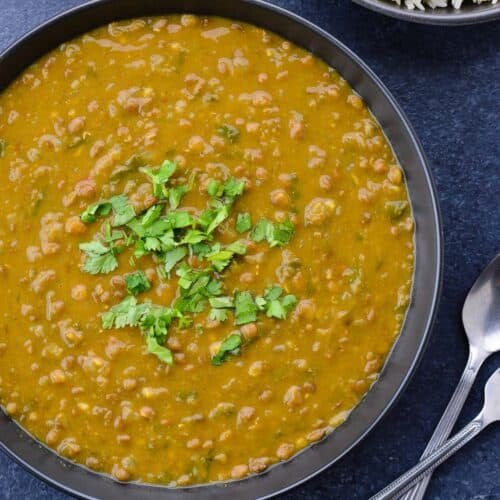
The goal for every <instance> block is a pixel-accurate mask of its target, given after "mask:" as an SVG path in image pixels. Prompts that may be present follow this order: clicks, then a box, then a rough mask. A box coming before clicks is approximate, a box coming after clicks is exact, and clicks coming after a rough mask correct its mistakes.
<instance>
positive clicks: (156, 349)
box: [146, 335, 174, 365]
mask: <svg viewBox="0 0 500 500" xmlns="http://www.w3.org/2000/svg"><path fill="white" fill-rule="evenodd" d="M146 341H147V346H148V352H149V353H151V354H154V355H155V356H157V357H158V358H159V359H160V360H161V361H163V362H164V363H167V365H173V364H174V357H173V356H172V352H171V351H170V349H168V348H167V347H165V346H162V345H160V344H158V341H157V340H156V337H153V336H151V335H148V336H147V337H146Z"/></svg>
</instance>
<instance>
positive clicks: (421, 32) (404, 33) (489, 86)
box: [0, 0, 500, 500]
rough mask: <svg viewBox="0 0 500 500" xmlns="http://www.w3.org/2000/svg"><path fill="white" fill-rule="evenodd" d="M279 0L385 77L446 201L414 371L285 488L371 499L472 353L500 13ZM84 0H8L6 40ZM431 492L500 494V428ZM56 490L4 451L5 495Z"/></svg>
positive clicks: (495, 197)
mask: <svg viewBox="0 0 500 500" xmlns="http://www.w3.org/2000/svg"><path fill="white" fill-rule="evenodd" d="M137 1H140V0H137ZM205 1H207V0H205ZM272 1H273V2H274V3H276V4H279V5H281V6H283V7H286V8H288V9H290V10H292V11H294V12H296V13H299V14H301V15H303V16H304V17H306V18H307V19H309V20H311V21H313V22H315V23H316V24H318V25H319V26H321V27H323V28H325V29H326V30H328V31H330V32H331V33H333V35H335V36H336V37H337V38H339V39H340V40H341V41H343V42H344V43H346V44H347V45H348V46H349V47H350V48H352V49H353V50H354V51H355V52H356V53H357V54H358V55H360V56H361V57H362V58H363V59H364V60H365V61H366V62H367V63H368V65H369V66H371V68H372V69H373V70H375V72H376V73H377V74H378V75H379V76H380V77H381V78H382V80H383V81H384V82H385V84H386V85H387V86H388V87H389V90H391V91H392V93H393V94H394V95H395V97H396V99H397V100H398V101H399V102H400V104H401V105H402V106H403V108H404V110H405V111H406V113H407V115H408V117H409V118H410V121H411V122H412V123H413V125H414V127H415V129H416V131H417V134H418V135H419V137H420V139H421V141H422V143H423V145H424V149H425V151H426V153H427V156H428V159H429V162H430V165H431V167H432V170H433V173H434V177H435V180H436V183H437V188H438V193H439V199H440V203H441V209H442V212H443V220H444V232H445V269H444V286H443V295H442V300H441V306H440V309H439V315H438V320H437V323H436V325H435V327H434V331H433V335H432V338H431V341H430V343H429V346H428V349H427V351H426V353H425V356H424V358H423V361H422V363H421V365H420V368H419V369H418V371H417V373H416V375H415V377H414V378H413V380H412V382H411V383H410V385H409V386H408V388H407V390H406V392H405V394H404V395H403V397H402V398H401V399H400V400H399V402H398V403H397V405H396V406H395V407H394V408H393V409H392V411H391V412H390V413H389V415H388V416H387V417H386V418H385V419H384V420H383V422H382V423H380V424H379V425H378V426H377V427H376V429H375V430H374V431H373V432H372V433H371V434H370V436H369V437H368V438H367V439H365V440H364V441H363V442H362V443H361V444H360V445H359V446H358V447H357V448H356V449H355V450H353V451H352V452H351V453H349V454H348V456H347V457H345V458H344V459H343V460H341V461H340V462H339V463H337V464H335V465H334V466H333V467H331V468H330V469H329V470H328V471H326V472H324V473H323V474H321V475H320V476H319V477H316V478H315V479H313V480H311V481H309V482H308V483H306V484H305V485H303V486H301V487H300V488H298V489H295V490H294V491H292V492H290V493H288V494H287V495H285V497H284V498H286V499H289V500H292V499H293V500H295V499H299V498H300V499H303V498H305V499H307V500H309V499H316V498H338V499H364V498H368V497H369V496H370V495H371V494H373V493H375V492H376V491H377V490H378V489H380V488H381V487H382V486H384V485H385V484H386V483H387V482H389V481H390V480H392V479H394V478H395V477H396V476H397V475H399V474H400V473H402V472H403V471H404V470H406V469H407V468H408V467H409V466H410V465H412V464H413V463H414V462H416V461H417V459H418V457H419V455H420V453H421V452H422V450H423V449H424V447H425V443H426V441H427V440H428V438H429V437H430V435H431V433H432V429H433V428H434V426H435V424H436V423H437V421H438V420H439V416H440V414H441V412H442V411H443V409H444V407H445V406H446V403H447V401H448V399H449V397H450V395H451V394H452V392H453V388H454V386H455V384H456V383H457V381H458V379H459V377H460V374H461V371H462V368H463V366H464V363H465V360H466V356H467V349H466V344H465V339H464V333H463V329H462V326H461V321H460V312H461V307H462V303H463V300H464V298H465V296H466V293H467V291H468V289H469V287H470V286H471V284H472V283H473V281H474V279H475V278H476V276H477V274H478V273H479V272H480V270H481V269H482V268H483V266H485V265H486V264H487V262H488V261H489V260H490V259H491V258H492V257H493V256H494V255H495V253H496V252H498V251H500V209H499V206H500V205H499V202H500V139H499V132H500V127H499V118H500V51H499V49H500V47H499V38H500V23H498V22H496V23H492V24H491V23H490V24H487V25H478V26H468V27H460V28H448V29H447V28H438V27H426V26H420V25H414V24H408V23H404V22H401V21H395V20H392V19H389V18H385V17H382V16H380V15H378V14H374V13H372V12H370V11H368V10H365V9H363V8H362V7H358V6H357V5H354V4H351V2H349V1H348V0H272ZM79 3H83V2H82V0H0V4H1V9H0V50H3V49H5V48H6V47H7V46H8V45H9V44H10V43H11V42H13V41H14V40H16V39H17V38H18V37H20V36H21V35H23V34H24V33H25V32H26V31H28V30H29V29H30V28H32V27H34V26H36V25H37V24H38V23H40V22H41V21H43V20H45V19H48V18H49V17H51V16H52V15H54V14H56V13H58V12H60V11H62V10H64V9H66V8H69V7H71V6H74V5H77V4H79ZM499 364H500V357H499V356H498V355H497V356H495V357H493V358H492V359H490V360H489V362H487V363H486V365H485V366H484V367H483V369H482V370H481V374H480V377H479V380H478V382H477V383H476V385H475V387H474V389H473V391H472V394H471V396H470V397H469V400H468V402H467V407H466V408H465V409H464V412H463V414H462V416H461V418H460V421H459V425H461V424H464V423H466V422H467V421H468V419H470V418H472V417H473V416H474V415H475V413H476V412H477V411H478V409H479V408H480V406H481V401H482V387H483V386H484V382H485V380H486V379H487V377H488V375H489V374H490V373H491V372H492V371H493V370H494V368H495V367H497V366H499ZM428 493H429V498H432V499H457V500H460V499H478V500H479V499H482V500H493V499H497V498H498V499H500V428H499V427H498V426H493V427H491V428H489V429H487V430H486V431H485V432H484V433H483V434H482V435H480V436H479V437H478V438H477V439H476V440H475V441H474V442H473V443H471V444H469V445H468V446H467V447H466V448H465V449H464V450H462V451H461V452H460V453H459V454H458V455H456V456H455V457H453V458H452V459H451V460H449V461H448V462H447V463H446V464H445V465H443V466H442V467H440V468H439V470H438V471H437V472H436V474H435V475H434V478H433V480H432V483H431V486H430V488H429V490H428ZM48 498H51V499H57V500H61V499H65V498H68V497H67V496H66V495H64V494H62V493H60V492H57V491H56V490H54V489H52V488H51V487H49V486H47V485H45V484H43V483H41V482H40V481H38V480H37V479H35V478H34V477H32V476H31V475H29V474H28V473H27V472H25V471H24V470H23V469H21V468H20V467H19V466H18V465H17V464H15V463H14V462H13V461H12V460H10V459H9V458H7V457H6V456H4V455H3V454H2V453H0V499H2V500H3V499H16V500H17V499H48Z"/></svg>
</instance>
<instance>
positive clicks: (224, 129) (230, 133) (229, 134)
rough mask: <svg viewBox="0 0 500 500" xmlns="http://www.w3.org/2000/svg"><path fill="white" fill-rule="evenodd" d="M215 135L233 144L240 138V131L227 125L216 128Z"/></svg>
mask: <svg viewBox="0 0 500 500" xmlns="http://www.w3.org/2000/svg"><path fill="white" fill-rule="evenodd" d="M217 133H218V134H219V135H220V136H221V137H225V138H226V139H227V140H228V141H229V142H230V143H231V144H234V143H235V142H236V141H237V140H238V139H239V137H240V131H239V130H238V129H237V128H236V127H233V126H232V125H229V124H227V123H225V124H224V125H221V126H220V127H218V128H217Z"/></svg>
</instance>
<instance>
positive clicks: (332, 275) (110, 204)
mask: <svg viewBox="0 0 500 500" xmlns="http://www.w3.org/2000/svg"><path fill="white" fill-rule="evenodd" d="M413 256H414V247H413V219H412V216H411V207H410V205H409V201H408V195H407V191H406V186H405V182H404V175H403V173H402V170H401V168H400V166H399V165H398V163H397V160H396V159H395V157H394V155H393V152H392V150H391V147H390V145H389V144H388V142H387V140H386V139H385V137H384V135H383V133H382V131H381V130H380V127H379V125H378V124H377V123H376V121H375V120H374V118H373V116H372V115H371V114H370V112H369V111H368V109H367V108H366V107H365V105H364V104H363V102H362V100H361V99H360V97H359V96H357V95H356V94H355V93H354V92H353V91H352V89H351V88H350V87H349V85H348V84H347V83H346V82H345V81H344V80H343V79H342V78H341V77H340V76H339V75H338V74H337V73H336V72H335V71H334V70H332V69H331V68H329V67H327V66H326V65H325V64H324V63H323V62H322V61H320V60H318V59H316V58H315V57H313V56H312V55H311V54H309V53H308V52H306V51H304V50H302V49H300V48H298V47H296V46H294V45H293V44H291V43H290V42H288V41H285V40H283V39H282V38H280V37H278V36H276V35H274V34H272V33H269V32H267V31H264V30H262V29H259V28H257V27H254V26H250V25H247V24H242V23H235V22H232V21H230V20H225V19H220V18H206V19H203V18H197V17H194V16H190V15H184V16H169V17H165V18H153V19H137V20H133V21H126V22H119V23H114V24H111V25H109V26H106V27H102V28H99V29H97V30H95V31H93V32H91V33H89V34H86V35H84V36H82V37H81V38H78V39H75V40H73V41H71V42H69V43H66V44H64V45H62V46H61V47H59V48H58V49H56V50H54V51H53V52H51V53H50V54H48V55H46V56H45V57H43V58H42V59H41V60H39V61H38V62H37V63H36V64H34V65H33V66H31V67H30V68H29V69H28V70H26V71H25V72H24V73H23V74H22V75H21V76H20V77H19V78H18V79H17V80H16V81H15V82H13V83H12V85H11V86H10V87H9V88H7V89H6V90H5V91H4V92H3V94H1V95H0V277H1V281H2V304H1V305H0V403H1V404H2V407H3V409H4V410H5V411H6V412H7V413H8V414H9V415H11V416H12V417H13V418H15V419H16V420H17V421H18V422H19V423H20V424H21V425H22V426H23V427H25V428H26V429H27V430H28V431H29V432H31V433H32V434H33V435H34V436H36V437H37V438H38V439H40V440H41V441H42V442H44V443H46V444H47V445H48V446H50V447H52V448H54V449H55V450H57V452H58V453H59V454H61V455H62V456H64V457H67V458H69V459H71V460H75V461H77V462H78V463H81V464H85V465H86V466H87V467H89V468H91V469H94V470H97V471H102V472H106V473H110V474H112V475H113V476H114V477H115V478H116V479H118V480H121V481H128V480H140V481H146V482H155V483H164V484H169V485H172V486H176V485H177V486H183V485H188V484H194V483H200V482H207V481H217V480H223V481H225V480H230V479H239V478H242V477H245V476H247V475H249V474H253V473H258V472H262V471H263V470H265V469H266V468H267V467H269V466H270V465H272V464H273V463H275V462H278V461H281V460H286V459H288V458H290V457H291V456H292V455H294V454H295V453H296V452H297V451H299V450H300V449H302V448H304V447H305V446H307V445H308V444H310V443H312V442H315V441H318V440H320V439H322V438H323V437H324V436H325V435H326V434H328V433H330V432H331V431H332V430H333V429H334V428H335V427H337V426H338V425H340V424H341V423H342V422H343V421H344V420H345V419H346V418H347V416H348V415H349V412H350V411H351V409H352V408H353V407H354V406H356V405H357V404H358V403H359V401H360V399H361V398H362V397H363V395H364V394H365V393H366V392H367V391H368V390H369V388H370V386H371V385H372V383H373V382H374V381H375V380H376V379H377V374H378V372H379V371H380V369H381V367H382V365H383V363H384V360H385V357H386V355H387V353H388V352H389V350H390V349H391V346H392V344H393V342H394V340H395V338H396V337H397V335H398V334H399V332H400V329H401V327H402V322H403V320H404V317H405V313H406V309H407V305H408V301H409V295H410V292H411V279H412V271H413Z"/></svg>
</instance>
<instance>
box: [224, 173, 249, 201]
mask: <svg viewBox="0 0 500 500" xmlns="http://www.w3.org/2000/svg"><path fill="white" fill-rule="evenodd" d="M244 190H245V181H244V180H242V179H236V177H229V179H228V180H227V181H226V182H225V183H224V195H225V196H228V197H229V198H236V197H237V196H241V195H242V194H243V191H244Z"/></svg>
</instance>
